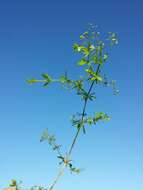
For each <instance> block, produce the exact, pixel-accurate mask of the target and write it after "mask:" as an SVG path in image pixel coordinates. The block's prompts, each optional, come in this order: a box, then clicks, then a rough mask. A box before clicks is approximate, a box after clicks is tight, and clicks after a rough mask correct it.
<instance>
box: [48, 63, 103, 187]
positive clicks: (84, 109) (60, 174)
mask: <svg viewBox="0 0 143 190" xmlns="http://www.w3.org/2000/svg"><path fill="white" fill-rule="evenodd" d="M99 69H100V65H98V67H97V70H96V74H98V72H99ZM94 83H95V81H93V82H92V83H91V85H90V88H89V90H88V93H87V98H86V99H85V100H84V105H83V111H82V115H81V123H83V120H84V116H85V111H86V106H87V102H88V95H89V94H90V92H91V90H92V88H93V85H94ZM96 83H97V81H96ZM83 127H84V126H83V124H82V125H81V127H79V128H78V130H77V132H76V134H75V136H74V138H73V141H72V144H71V146H70V148H69V151H68V155H67V158H68V159H69V157H70V156H71V153H72V150H73V148H74V146H75V143H76V141H77V138H78V136H79V134H80V130H81V128H83ZM65 167H66V164H65V163H63V165H62V166H61V168H60V170H59V172H58V174H57V176H56V178H55V179H54V181H53V183H52V185H51V186H50V187H49V189H48V190H53V188H54V187H55V185H56V183H57V182H58V180H59V178H60V177H61V176H62V175H63V173H64V170H65Z"/></svg>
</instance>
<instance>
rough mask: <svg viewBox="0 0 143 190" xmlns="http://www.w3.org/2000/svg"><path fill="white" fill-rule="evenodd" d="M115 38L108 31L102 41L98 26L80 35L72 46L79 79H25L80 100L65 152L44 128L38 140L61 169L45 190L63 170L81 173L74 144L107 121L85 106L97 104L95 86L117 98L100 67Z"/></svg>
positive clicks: (104, 62)
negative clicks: (54, 85) (60, 89)
mask: <svg viewBox="0 0 143 190" xmlns="http://www.w3.org/2000/svg"><path fill="white" fill-rule="evenodd" d="M117 44H118V39H117V35H116V34H115V33H112V32H109V33H108V35H107V37H105V38H103V39H102V36H101V34H100V33H99V32H98V31H97V27H96V26H94V25H92V24H89V27H88V29H87V31H85V32H84V33H83V34H82V35H80V39H79V42H78V43H74V44H73V51H74V53H77V54H80V60H78V62H77V66H78V67H81V68H82V71H83V72H82V73H83V74H82V76H81V74H80V76H77V78H76V79H72V78H70V77H69V76H68V75H67V74H64V75H62V76H60V77H59V78H56V79H55V78H53V77H52V76H50V75H49V74H48V73H43V74H42V75H41V79H35V78H32V79H30V80H27V82H28V83H29V84H34V83H41V84H42V85H43V86H44V87H47V86H49V85H51V84H52V83H58V84H59V85H62V86H64V87H65V88H66V89H67V90H70V91H71V90H73V91H75V92H76V95H77V96H79V98H80V99H81V104H82V105H81V106H82V111H81V112H79V110H75V111H76V112H75V113H74V114H73V115H72V117H71V120H70V122H71V125H72V126H74V127H75V129H76V132H75V136H74V137H73V139H72V140H71V145H70V147H69V149H68V150H67V152H66V153H63V152H62V151H61V145H60V144H58V143H57V141H56V138H55V136H54V135H51V134H49V131H48V129H45V130H44V132H43V134H42V136H41V139H40V141H41V142H42V141H48V143H49V145H50V146H51V148H52V149H53V150H54V151H55V152H56V153H57V158H58V160H59V164H60V170H59V171H58V174H57V175H56V177H55V178H54V180H53V182H52V183H51V185H50V186H49V187H48V190H53V189H54V188H55V185H56V184H57V182H58V180H59V179H60V177H61V176H62V175H63V173H64V171H65V168H68V169H69V170H70V172H71V173H80V171H81V170H80V169H79V168H77V167H75V166H74V165H73V163H72V159H71V156H72V151H73V149H74V147H75V145H76V142H77V140H78V137H79V135H80V133H82V132H83V133H84V134H86V132H87V130H88V126H91V125H97V124H98V122H99V121H109V120H110V116H108V114H107V113H104V112H103V111H101V112H97V113H93V114H92V115H89V114H88V113H87V106H88V102H89V101H92V102H94V101H96V85H100V86H109V87H112V89H113V93H114V94H115V95H116V94H118V93H119V91H118V90H117V89H116V85H115V81H114V80H109V79H108V77H107V75H106V74H105V73H104V72H103V67H104V65H105V64H108V59H109V51H110V49H111V48H110V47H112V46H114V45H117Z"/></svg>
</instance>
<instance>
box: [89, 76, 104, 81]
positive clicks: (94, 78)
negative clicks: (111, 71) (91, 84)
mask: <svg viewBox="0 0 143 190" xmlns="http://www.w3.org/2000/svg"><path fill="white" fill-rule="evenodd" d="M90 80H97V81H100V82H101V81H102V77H101V76H99V75H97V74H95V75H94V77H92V78H91V79H90Z"/></svg>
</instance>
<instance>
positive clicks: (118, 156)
mask: <svg viewBox="0 0 143 190" xmlns="http://www.w3.org/2000/svg"><path fill="white" fill-rule="evenodd" d="M142 10H143V3H142V1H141V0H140V1H139V0H136V1H129V0H126V1H123V0H120V1H115V0H114V1H113V0H108V1H103V0H100V1H97V0H88V1H81V0H77V1H75V0H72V1H66V0H60V1H54V0H53V1H48V0H47V1H46V0H42V1H38V0H34V1H33V0H31V1H30V0H29V1H28V0H25V1H18V0H17V1H16V0H13V1H10V0H9V1H8V0H5V1H0V189H3V188H4V187H5V186H7V185H8V183H9V181H10V180H11V179H12V178H16V179H18V180H22V181H23V186H24V187H30V186H32V185H34V184H38V185H41V184H43V185H48V184H49V183H50V182H51V179H52V178H53V177H54V175H55V173H56V171H57V168H58V165H57V159H56V157H55V155H54V153H53V152H52V150H51V149H50V147H49V146H48V144H46V143H40V142H39V138H40V134H41V133H42V131H43V130H44V129H45V128H47V127H48V128H49V130H50V132H51V133H55V134H56V136H57V139H58V142H61V143H62V144H65V147H68V145H69V144H70V141H71V138H72V137H73V135H74V133H75V130H74V129H73V128H72V127H71V126H70V122H69V119H68V118H69V116H70V115H71V114H72V113H74V112H76V111H80V109H81V107H82V102H81V101H80V99H79V98H78V97H76V96H74V93H71V94H70V93H68V92H67V91H66V90H61V89H60V87H59V86H58V85H55V84H54V85H53V86H52V85H51V86H50V87H49V89H45V88H42V87H41V85H33V86H29V85H27V84H26V82H25V80H26V79H28V78H31V77H39V76H40V74H41V73H43V72H48V73H49V74H50V75H52V76H55V77H58V76H60V75H62V74H63V73H64V71H65V69H68V72H69V75H70V76H71V77H75V78H76V76H78V74H79V73H80V70H79V68H78V67H76V66H75V65H76V61H77V60H78V57H77V56H76V55H74V53H73V51H72V44H73V43H74V42H76V41H77V40H78V37H79V35H80V34H81V33H82V32H83V31H84V30H85V29H86V26H87V23H88V22H92V23H95V24H98V26H99V30H100V31H103V33H106V32H109V31H113V32H117V33H118V36H119V42H120V43H119V45H118V46H117V47H115V48H113V51H112V52H110V57H111V58H110V61H109V62H110V64H108V67H107V68H108V69H107V73H108V74H109V76H110V77H111V78H112V79H116V81H117V85H118V88H119V89H120V95H119V96H113V95H112V91H111V89H106V88H103V89H102V90H99V92H97V97H98V99H97V102H96V104H94V105H90V106H89V111H90V112H94V111H105V112H107V113H108V114H109V115H111V116H112V119H111V121H110V122H108V123H101V126H100V125H98V126H95V127H92V128H89V129H88V133H87V135H86V136H83V135H81V136H80V138H79V141H78V143H77V146H76V149H75V150H74V152H73V160H74V161H75V162H74V163H75V165H76V166H79V167H81V168H84V169H85V170H84V171H83V172H82V173H81V174H80V175H70V174H69V173H68V172H67V174H66V175H65V176H64V177H63V178H62V179H61V181H60V182H59V183H58V185H57V189H58V190H64V189H65V190H66V189H68V190H72V189H82V190H87V189H98V190H136V189H138V190H139V189H140V190H141V189H143V138H142V137H143V121H142V118H143V115H142V113H143V111H142V97H143V89H142V86H143V85H142V81H143V73H142V70H143V65H142V64H143V57H142V54H143V53H142V51H143V37H142V35H143V23H142V19H143V11H142Z"/></svg>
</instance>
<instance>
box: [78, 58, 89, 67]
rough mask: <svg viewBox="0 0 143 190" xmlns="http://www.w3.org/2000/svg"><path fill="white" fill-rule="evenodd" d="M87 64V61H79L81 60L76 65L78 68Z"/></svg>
mask: <svg viewBox="0 0 143 190" xmlns="http://www.w3.org/2000/svg"><path fill="white" fill-rule="evenodd" d="M87 63H88V62H87V60H85V59H81V60H80V61H79V62H78V65H79V66H82V65H85V64H87Z"/></svg>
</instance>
